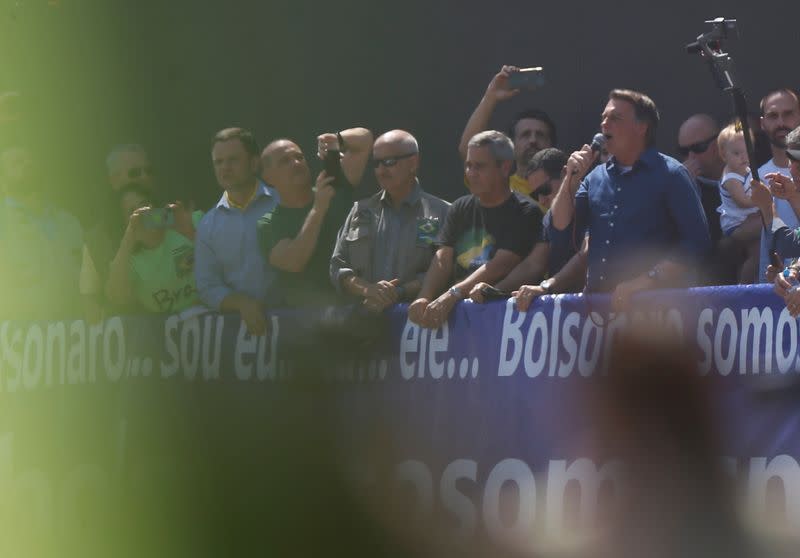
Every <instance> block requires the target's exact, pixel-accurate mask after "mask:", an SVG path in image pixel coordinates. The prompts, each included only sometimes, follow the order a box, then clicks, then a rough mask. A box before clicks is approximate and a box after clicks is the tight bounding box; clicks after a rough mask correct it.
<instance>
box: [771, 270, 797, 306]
mask: <svg viewBox="0 0 800 558" xmlns="http://www.w3.org/2000/svg"><path fill="white" fill-rule="evenodd" d="M770 267H775V266H770ZM797 279H798V277H797V271H796V270H794V269H793V268H789V276H788V277H787V276H786V275H784V273H783V270H780V271H779V272H778V273H776V274H775V279H773V281H772V284H773V289H774V290H775V294H777V295H778V296H779V297H781V298H782V299H784V300H786V297H787V295H788V294H789V291H790V290H792V287H794V285H793V284H792V280H794V281H797Z"/></svg>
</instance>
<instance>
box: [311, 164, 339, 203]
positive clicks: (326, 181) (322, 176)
mask: <svg viewBox="0 0 800 558" xmlns="http://www.w3.org/2000/svg"><path fill="white" fill-rule="evenodd" d="M334 180H336V178H335V177H333V176H328V173H326V172H325V171H322V172H321V173H319V175H318V176H317V183H316V190H315V191H314V209H316V210H317V211H319V212H320V213H325V212H326V211H328V208H329V207H330V205H331V200H332V199H333V196H334V195H335V194H336V189H335V188H334V187H333V181H334Z"/></svg>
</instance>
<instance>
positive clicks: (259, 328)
mask: <svg viewBox="0 0 800 558" xmlns="http://www.w3.org/2000/svg"><path fill="white" fill-rule="evenodd" d="M239 316H241V318H242V321H243V322H244V323H245V325H246V326H247V333H249V334H250V335H258V336H261V335H264V334H265V333H267V317H266V315H265V314H264V305H263V304H262V303H261V301H259V300H256V299H254V298H247V299H246V300H244V301H243V302H242V303H241V304H240V305H239Z"/></svg>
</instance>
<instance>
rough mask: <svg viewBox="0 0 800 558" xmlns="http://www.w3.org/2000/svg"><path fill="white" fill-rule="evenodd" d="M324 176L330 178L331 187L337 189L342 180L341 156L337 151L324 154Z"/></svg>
mask: <svg viewBox="0 0 800 558" xmlns="http://www.w3.org/2000/svg"><path fill="white" fill-rule="evenodd" d="M324 163H325V174H327V175H328V176H332V177H333V178H334V180H333V187H334V188H338V187H339V186H340V185H341V182H342V180H341V178H342V156H341V153H340V152H339V151H332V150H331V151H328V153H326V154H325V161H324Z"/></svg>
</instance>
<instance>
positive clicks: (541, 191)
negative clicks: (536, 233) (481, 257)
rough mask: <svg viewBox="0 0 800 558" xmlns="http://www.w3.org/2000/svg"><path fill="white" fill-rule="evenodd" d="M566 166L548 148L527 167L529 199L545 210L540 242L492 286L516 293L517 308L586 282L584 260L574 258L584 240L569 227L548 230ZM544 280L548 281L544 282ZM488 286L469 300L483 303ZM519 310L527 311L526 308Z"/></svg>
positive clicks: (477, 288)
mask: <svg viewBox="0 0 800 558" xmlns="http://www.w3.org/2000/svg"><path fill="white" fill-rule="evenodd" d="M566 164H567V154H566V153H564V152H563V151H561V150H560V149H556V148H555V147H548V148H546V149H542V150H541V151H539V152H538V153H536V154H535V155H534V156H533V157H532V158H531V160H530V162H529V163H528V165H527V169H526V171H525V176H526V177H527V180H528V184H530V186H531V197H532V198H533V199H534V200H536V201H537V202H538V203H539V205H540V206H541V207H544V208H545V209H547V213H546V214H545V216H544V218H543V220H542V236H541V239H540V241H539V242H537V243H536V244H534V246H533V250H531V252H530V254H528V255H527V256H526V258H525V259H524V260H523V261H522V262H520V264H519V265H517V266H516V267H515V268H514V269H513V270H512V271H511V273H509V274H508V275H506V277H505V278H504V279H502V280H501V281H500V282H499V283H497V284H495V285H494V287H495V288H496V289H497V290H500V291H503V292H512V291H517V290H519V291H520V294H518V296H517V300H518V303H519V304H523V305H525V302H527V303H530V300H531V298H533V297H534V295H535V296H538V295H542V294H551V293H567V292H577V291H579V290H581V289H582V288H583V283H584V281H585V279H586V261H585V260H586V258H585V257H578V256H576V252H577V249H576V245H578V244H580V242H581V241H582V240H583V239H577V238H575V237H574V235H573V232H572V227H570V228H569V229H567V230H566V231H554V230H553V229H552V227H550V219H551V213H550V206H551V205H552V202H553V198H555V195H556V193H558V190H559V188H560V187H561V183H562V181H563V180H564V176H565V175H566V167H565V165H566ZM554 232H556V234H554ZM573 258H575V262H574V263H573V265H571V266H570V267H569V269H568V270H565V272H563V273H559V272H560V271H561V270H562V269H563V268H565V267H566V264H567V262H569V261H570V260H571V259H573ZM545 276H547V279H544V278H545ZM542 279H544V280H543V281H542ZM540 281H541V283H540ZM531 283H532V284H533V285H531ZM523 285H524V287H523ZM488 286H489V285H488V284H487V283H483V282H481V283H478V284H477V285H475V286H474V287H473V288H472V290H471V291H470V294H469V296H470V298H471V299H472V300H473V301H475V302H477V303H483V302H484V299H485V297H484V292H485V289H486V287H488ZM520 287H522V288H520ZM522 309H523V310H525V309H527V305H525V306H524V308H522Z"/></svg>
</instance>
